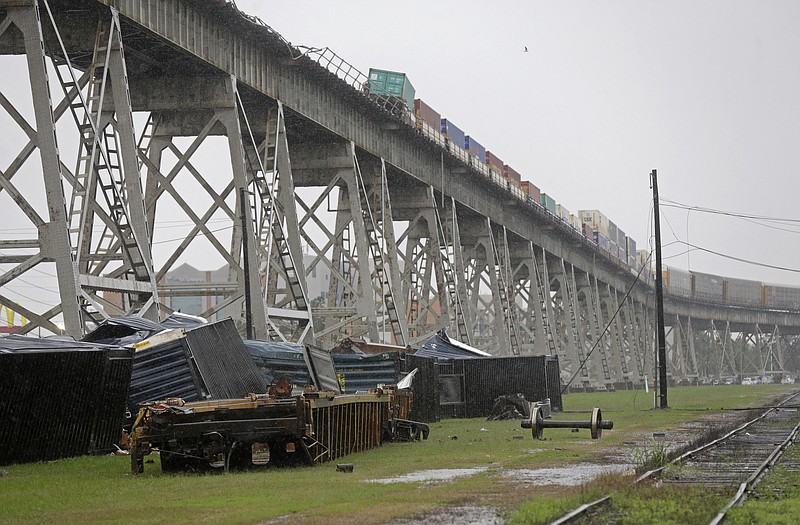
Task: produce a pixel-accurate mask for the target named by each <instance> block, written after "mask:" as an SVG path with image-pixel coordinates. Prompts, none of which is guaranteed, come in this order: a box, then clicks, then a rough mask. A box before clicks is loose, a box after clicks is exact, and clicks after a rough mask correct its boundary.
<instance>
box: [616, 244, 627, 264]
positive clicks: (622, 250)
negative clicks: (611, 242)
mask: <svg viewBox="0 0 800 525" xmlns="http://www.w3.org/2000/svg"><path fill="white" fill-rule="evenodd" d="M617 258H618V259H619V260H620V261H622V262H624V263H625V264H628V255H627V254H626V253H625V247H624V246H617Z"/></svg>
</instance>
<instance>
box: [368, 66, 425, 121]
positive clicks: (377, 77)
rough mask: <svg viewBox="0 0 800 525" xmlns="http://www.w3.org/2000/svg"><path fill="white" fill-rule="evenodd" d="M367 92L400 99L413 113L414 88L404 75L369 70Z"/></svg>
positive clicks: (394, 72) (380, 70) (382, 70)
mask: <svg viewBox="0 0 800 525" xmlns="http://www.w3.org/2000/svg"><path fill="white" fill-rule="evenodd" d="M369 92H370V93H372V94H375V95H388V96H390V97H397V98H401V99H403V102H405V104H406V107H407V108H408V109H409V110H411V111H412V112H413V111H414V96H415V92H414V86H412V85H411V82H410V81H409V80H408V77H406V74H405V73H398V72H396V71H387V70H385V69H375V68H369Z"/></svg>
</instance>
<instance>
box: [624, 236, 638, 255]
mask: <svg viewBox="0 0 800 525" xmlns="http://www.w3.org/2000/svg"><path fill="white" fill-rule="evenodd" d="M625 251H626V253H627V254H628V257H633V258H636V241H635V240H633V239H631V238H630V237H626V238H625Z"/></svg>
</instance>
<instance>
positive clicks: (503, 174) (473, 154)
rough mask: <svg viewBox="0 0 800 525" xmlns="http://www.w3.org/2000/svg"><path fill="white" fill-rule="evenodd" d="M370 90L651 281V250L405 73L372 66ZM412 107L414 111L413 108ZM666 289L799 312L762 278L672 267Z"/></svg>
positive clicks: (786, 289) (793, 291) (787, 293)
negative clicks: (433, 101) (446, 108)
mask: <svg viewBox="0 0 800 525" xmlns="http://www.w3.org/2000/svg"><path fill="white" fill-rule="evenodd" d="M367 90H368V93H370V94H372V95H376V96H387V95H388V96H391V97H394V98H396V100H398V102H399V103H398V104H396V106H397V107H401V108H403V110H404V113H403V115H402V118H403V119H404V120H405V121H406V122H407V123H408V124H409V125H411V126H414V127H415V128H416V129H417V131H418V132H419V133H420V134H421V135H422V136H424V137H426V138H427V139H428V140H430V141H432V142H433V143H435V144H437V145H439V146H440V147H441V148H443V149H445V150H447V151H448V152H449V153H450V154H451V155H453V156H454V157H456V158H458V159H460V160H461V161H462V162H464V163H465V164H467V165H469V166H471V167H472V168H473V169H475V170H476V171H477V172H478V173H480V174H482V175H483V176H484V177H486V178H487V179H489V180H490V181H491V182H493V183H494V184H496V185H497V186H499V187H500V188H502V189H505V190H506V191H508V192H509V193H511V195H513V196H514V197H515V198H517V199H519V200H521V201H523V202H526V203H527V204H528V205H529V206H530V207H531V209H532V210H533V211H535V212H538V213H542V214H545V215H547V216H548V217H549V218H550V219H551V220H552V221H554V222H555V223H557V224H560V225H561V226H562V227H563V228H565V229H566V230H567V231H568V233H569V234H571V235H574V236H576V237H581V238H582V240H583V241H584V242H587V243H590V244H591V245H593V246H595V247H597V248H598V249H599V251H601V252H603V253H606V254H607V255H608V257H609V258H610V259H612V260H613V261H615V262H616V263H617V264H620V265H622V266H624V267H627V268H628V269H630V272H631V273H632V274H634V275H640V279H641V280H642V281H644V282H646V283H650V284H652V283H653V281H654V277H655V276H654V274H653V271H652V270H651V268H652V261H651V260H650V256H649V253H648V252H647V251H646V250H637V249H636V241H635V240H634V239H632V238H631V237H628V236H627V235H626V234H625V232H624V231H623V230H622V229H621V228H619V227H618V226H617V225H616V224H614V222H612V221H610V220H609V219H608V218H607V217H606V216H605V215H604V214H603V213H602V212H600V210H579V211H578V213H577V214H574V213H571V212H570V211H569V210H568V209H567V208H566V207H564V205H562V204H559V203H558V202H556V200H555V198H553V197H552V196H551V195H548V194H547V193H545V192H543V191H541V189H539V188H538V187H537V186H536V185H534V184H533V183H532V182H529V181H527V180H522V175H521V174H520V173H519V172H518V171H516V170H515V169H514V168H512V167H511V166H509V165H508V164H506V163H505V162H503V161H502V160H500V158H499V157H498V156H497V155H495V154H494V153H493V152H492V151H490V150H487V149H486V148H485V147H484V146H483V145H482V144H480V143H479V142H478V141H477V140H476V139H475V138H474V137H473V136H471V135H468V134H467V133H465V132H464V131H462V130H461V129H460V128H459V127H458V126H456V125H455V124H454V123H453V121H452V120H449V119H447V118H443V117H442V115H441V114H440V113H439V112H437V111H436V110H435V109H433V108H432V107H430V106H429V105H428V104H426V103H425V102H424V101H423V100H422V99H419V98H415V96H416V92H415V90H414V88H413V87H412V86H411V83H410V82H409V81H408V79H407V78H406V75H405V74H404V73H398V72H394V71H387V70H380V69H375V68H372V69H370V82H369V85H368V86H367ZM411 108H413V111H412V109H411ZM663 282H664V286H665V290H666V292H667V293H669V294H672V295H675V296H678V297H684V298H687V299H694V300H698V301H707V302H718V303H726V304H732V305H738V306H747V307H767V308H778V309H789V310H800V287H791V286H782V285H773V284H764V283H761V282H758V281H748V280H745V279H734V278H728V277H722V276H718V275H710V274H704V273H700V272H689V271H685V270H679V269H676V268H668V269H667V270H665V271H664V272H663Z"/></svg>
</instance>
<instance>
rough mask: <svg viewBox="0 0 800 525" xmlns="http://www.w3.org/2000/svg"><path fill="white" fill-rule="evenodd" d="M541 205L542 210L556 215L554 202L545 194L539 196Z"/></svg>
mask: <svg viewBox="0 0 800 525" xmlns="http://www.w3.org/2000/svg"><path fill="white" fill-rule="evenodd" d="M540 198H541V203H542V206H544V208H545V209H546V210H547V211H549V212H550V213H552V214H553V215H555V214H556V200H555V199H554V198H553V197H551V196H550V195H548V194H546V193H542V195H541V197H540Z"/></svg>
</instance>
